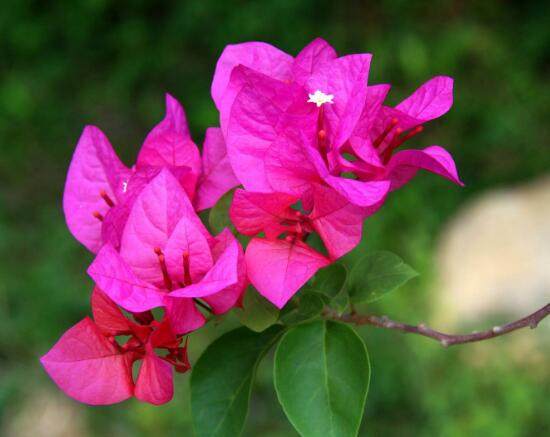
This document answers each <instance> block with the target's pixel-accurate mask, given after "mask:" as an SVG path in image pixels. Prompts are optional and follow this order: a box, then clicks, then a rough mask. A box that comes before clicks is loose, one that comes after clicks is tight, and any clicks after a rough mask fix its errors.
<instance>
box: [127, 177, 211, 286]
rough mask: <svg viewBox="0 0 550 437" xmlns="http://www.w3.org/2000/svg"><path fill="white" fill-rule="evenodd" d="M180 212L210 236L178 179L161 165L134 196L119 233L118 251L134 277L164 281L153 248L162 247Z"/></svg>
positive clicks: (176, 222) (156, 282) (206, 235)
mask: <svg viewBox="0 0 550 437" xmlns="http://www.w3.org/2000/svg"><path fill="white" fill-rule="evenodd" d="M183 216H186V217H187V218H188V219H189V220H191V221H192V223H193V224H194V225H195V227H196V228H197V229H199V231H200V232H201V233H202V234H203V235H204V236H205V237H206V238H210V234H209V233H208V231H207V230H206V228H205V227H204V225H203V224H202V222H201V221H200V219H199V218H198V217H197V215H196V213H195V211H194V209H193V206H192V205H191V202H190V200H189V198H188V197H187V195H186V193H185V191H184V190H183V188H182V187H181V185H180V183H179V182H178V181H177V179H176V178H175V177H174V175H173V174H172V173H171V172H170V171H169V170H168V169H163V170H162V171H161V172H160V173H159V174H158V176H156V177H155V178H154V179H153V180H152V181H151V182H150V183H149V184H148V185H147V186H146V187H145V188H144V189H143V191H142V192H141V194H140V195H139V196H138V197H137V199H136V201H135V203H134V205H133V207H132V211H131V212H130V215H129V217H128V221H127V223H126V227H125V228H124V232H123V235H122V242H121V246H120V254H121V256H122V258H124V260H125V261H126V262H127V263H128V265H129V266H130V267H131V268H132V270H133V271H134V273H135V275H136V276H137V277H139V278H140V279H143V280H144V281H148V282H151V283H154V284H161V283H162V282H163V277H162V272H161V270H160V269H159V260H158V255H157V254H156V252H155V249H156V248H160V249H161V250H164V247H165V245H166V243H167V241H168V239H169V237H170V235H172V232H173V231H174V229H175V227H176V225H177V224H178V223H179V221H180V219H181V218H182V217H183Z"/></svg>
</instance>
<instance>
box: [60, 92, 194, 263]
mask: <svg viewBox="0 0 550 437" xmlns="http://www.w3.org/2000/svg"><path fill="white" fill-rule="evenodd" d="M163 167H169V168H171V169H173V170H174V172H175V174H178V178H180V182H181V184H182V185H183V186H184V188H185V189H186V191H187V194H188V195H189V196H190V197H191V198H193V196H194V193H195V186H196V183H197V179H198V177H199V174H200V171H201V160H200V156H199V151H198V149H197V147H196V145H195V144H194V143H193V141H192V139H191V137H190V135H189V130H188V128H187V120H186V118H185V113H184V111H183V108H182V107H181V105H180V104H179V103H178V102H177V100H176V99H174V98H173V97H172V96H170V95H168V94H167V95H166V116H165V118H164V119H163V120H162V121H161V122H160V123H159V124H158V125H157V126H155V127H154V128H153V130H152V131H151V132H150V133H149V135H148V136H147V138H146V139H145V142H144V143H143V146H142V148H141V151H140V152H139V155H138V158H137V163H136V165H135V166H134V167H132V169H129V168H127V167H126V166H125V165H124V164H123V163H122V162H121V161H120V159H119V158H118V157H117V155H116V153H115V151H114V150H113V148H112V146H111V144H110V143H109V140H108V139H107V137H106V136H105V135H104V134H103V132H101V130H99V129H98V128H97V127H94V126H87V127H86V128H84V131H83V132H82V135H81V137H80V139H79V141H78V144H77V146H76V150H75V152H74V155H73V158H72V161H71V165H70V167H69V172H68V174H67V181H66V184H65V192H64V195H63V210H64V212H65V218H66V221H67V225H68V227H69V230H70V231H71V232H72V234H73V235H74V236H75V238H76V239H77V240H78V241H80V242H81V243H82V244H83V245H84V246H86V247H87V248H88V249H89V250H91V251H92V252H94V253H95V252H97V251H98V250H99V248H100V247H101V246H102V244H103V242H104V240H103V238H102V227H103V221H104V218H105V217H106V216H107V215H108V214H109V213H110V212H111V210H113V209H116V208H118V207H119V206H121V205H122V204H124V203H125V202H126V200H127V199H128V198H130V199H131V198H132V196H129V195H128V194H129V193H131V192H134V193H135V192H136V191H137V190H136V187H135V186H136V185H137V186H139V187H142V186H143V183H142V182H141V181H143V180H144V179H147V178H148V177H150V176H151V173H152V172H155V171H156V172H157V173H158V171H159V170H160V169H161V168H163ZM155 169H156V170H155ZM143 173H144V174H143ZM130 206H131V205H130ZM112 215H113V217H112V218H113V219H114V216H116V218H117V219H116V220H115V225H116V226H115V229H119V228H121V223H120V222H121V221H123V220H121V218H124V217H125V214H124V213H121V214H117V213H113V214H112ZM108 226H109V227H111V231H112V229H113V228H112V226H113V225H112V223H110V224H109V225H108Z"/></svg>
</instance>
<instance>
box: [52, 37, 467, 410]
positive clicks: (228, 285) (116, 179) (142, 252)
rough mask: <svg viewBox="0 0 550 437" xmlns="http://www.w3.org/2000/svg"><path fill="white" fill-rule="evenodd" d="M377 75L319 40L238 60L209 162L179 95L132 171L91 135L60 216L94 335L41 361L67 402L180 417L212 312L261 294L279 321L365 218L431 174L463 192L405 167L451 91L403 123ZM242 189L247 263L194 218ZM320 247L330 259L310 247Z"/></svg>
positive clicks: (79, 330) (237, 49) (406, 109)
mask: <svg viewBox="0 0 550 437" xmlns="http://www.w3.org/2000/svg"><path fill="white" fill-rule="evenodd" d="M370 62H371V55H370V54H358V55H348V56H343V57H338V56H337V54H336V52H335V51H334V49H333V48H332V47H331V46H330V45H329V44H328V43H326V42H325V41H323V40H321V39H316V40H314V41H313V42H311V43H310V44H309V45H308V46H306V47H305V48H304V49H303V50H302V51H301V52H300V53H299V54H298V56H296V57H295V58H293V57H292V56H290V55H288V54H286V53H284V52H282V51H280V50H278V49H277V48H275V47H273V46H270V45H268V44H265V43H259V42H251V43H244V44H237V45H231V46H228V47H226V49H225V50H224V52H223V53H222V55H221V57H220V59H219V61H218V63H217V67H216V71H215V75H214V79H213V83H212V97H213V99H214V102H215V103H216V106H217V108H218V110H219V113H220V128H210V129H208V130H207V132H206V136H205V141H204V145H203V147H202V156H201V154H200V153H199V150H198V148H197V146H196V145H195V143H194V142H193V140H192V139H191V136H190V134H189V129H188V127H187V121H186V118H185V114H184V111H183V108H182V107H181V106H180V104H179V103H178V102H177V101H176V100H175V99H174V98H173V97H171V96H169V95H167V96H166V116H165V118H164V120H162V121H161V122H160V123H159V124H158V125H157V126H155V127H154V128H153V130H152V131H151V132H150V133H149V135H148V136H147V138H146V139H145V142H144V144H143V146H142V147H141V150H140V152H139V154H138V157H137V161H136V164H135V165H134V166H132V167H131V168H127V167H126V166H125V165H124V164H123V163H122V162H121V161H120V160H119V158H118V157H117V155H116V153H115V152H114V150H113V148H112V147H111V145H110V144H109V141H108V139H107V138H106V136H105V135H104V134H103V133H102V132H101V131H100V130H99V129H98V128H96V127H92V126H88V127H86V128H85V129H84V132H83V133H82V136H81V138H80V140H79V142H78V145H77V147H76V151H75V153H74V156H73V159H72V162H71V166H70V168H69V172H68V176H67V182H66V186H65V194H64V200H63V206H64V211H65V215H66V220H67V224H68V227H69V229H70V230H71V232H72V233H73V235H74V236H75V237H76V239H77V240H79V241H80V242H81V243H82V244H83V245H84V246H86V247H87V248H88V249H89V250H90V251H92V252H93V253H95V254H96V258H95V260H94V261H93V263H92V264H91V266H90V267H89V269H88V273H89V275H90V276H91V277H92V279H93V280H94V281H95V284H96V287H95V288H94V292H93V294H92V310H93V314H94V320H93V321H92V319H90V318H86V319H84V320H82V321H81V322H79V323H78V324H77V325H75V326H74V327H73V328H71V329H70V330H69V331H67V332H66V333H65V334H64V335H63V336H62V337H61V339H60V340H59V341H58V343H57V344H56V345H55V346H54V347H53V349H52V350H51V351H50V352H48V353H47V354H46V355H45V356H44V357H42V364H43V365H44V367H45V368H46V371H47V372H48V373H49V375H50V376H51V377H52V379H53V380H54V381H55V382H56V383H57V384H58V385H59V386H60V387H61V389H63V390H64V391H65V392H66V393H67V394H68V395H70V396H72V397H74V398H75V399H77V400H80V401H82V402H86V403H90V404H107V403H113V402H118V401H122V400H124V399H126V398H128V397H130V396H135V397H137V398H138V399H140V400H144V401H147V402H151V403H154V404H160V403H164V402H167V401H168V400H170V399H171V397H172V392H173V390H172V367H173V368H174V369H175V370H176V371H179V372H184V371H187V370H188V369H189V368H190V365H189V362H188V360H187V352H186V345H187V340H186V342H185V345H184V346H181V343H182V341H183V336H186V335H187V334H189V333H190V332H192V331H194V330H196V329H198V328H200V327H201V326H202V325H203V324H204V323H205V321H206V319H205V316H204V314H203V312H204V311H208V313H209V314H213V315H219V314H223V313H225V312H227V311H229V310H230V309H232V308H233V307H235V306H239V305H240V303H241V300H242V296H243V293H244V290H245V288H246V286H247V285H248V283H249V282H251V283H252V284H253V285H254V286H255V287H256V289H257V290H258V291H259V292H260V293H261V294H262V295H263V296H265V297H266V298H267V299H268V300H270V301H271V302H272V303H273V304H274V305H276V306H277V307H279V308H282V307H283V306H284V305H285V304H286V303H287V302H288V300H289V299H291V298H292V296H293V295H294V294H295V293H296V292H297V291H298V290H299V289H300V288H301V287H302V286H303V285H304V284H305V283H306V282H307V281H308V280H309V279H310V278H311V277H312V276H313V275H314V274H315V273H316V272H317V271H318V270H319V269H320V268H322V267H325V266H327V265H329V264H330V263H331V262H333V261H335V260H336V259H338V258H340V257H342V256H343V255H345V254H346V253H348V252H349V251H350V250H352V249H353V248H354V247H355V246H356V245H357V244H358V243H359V242H360V240H361V232H362V226H363V221H364V220H365V218H366V217H368V216H370V215H372V214H373V213H375V212H376V211H377V210H378V208H380V206H381V205H382V204H383V203H384V201H385V199H386V197H387V195H388V194H389V193H390V192H391V191H393V190H396V189H398V188H400V187H402V186H403V185H404V184H406V183H407V182H408V181H410V180H411V179H412V178H413V177H414V175H415V174H416V172H417V170H418V169H425V170H428V171H431V172H433V173H436V174H439V175H441V176H443V177H446V178H447V179H450V180H451V181H453V182H455V183H457V184H461V182H460V179H459V177H458V175H457V171H456V167H455V164H454V162H453V159H452V157H451V156H450V155H449V153H448V152H447V151H445V150H444V149H443V148H441V147H439V146H436V145H432V146H430V147H428V148H425V149H423V150H401V151H398V149H400V148H401V147H402V146H403V144H404V143H405V142H407V141H408V140H411V139H412V138H413V137H415V136H416V135H417V134H419V133H420V132H421V131H422V129H423V126H424V125H425V123H426V122H428V121H430V120H432V119H434V118H437V117H439V116H441V115H443V114H444V113H446V112H447V111H448V110H449V109H450V107H451V105H452V99H453V97H452V79H451V78H449V77H444V76H438V77H435V78H433V79H431V80H429V81H428V82H426V83H425V84H423V85H422V86H421V87H420V88H419V89H417V90H416V91H415V92H414V93H413V94H412V95H411V96H409V97H408V98H406V99H405V100H403V101H402V102H401V103H399V104H398V105H397V106H395V107H390V106H386V105H384V100H385V98H386V95H387V94H388V92H389V89H390V86H389V85H367V83H368V75H369V68H370ZM239 186H240V187H242V188H237V189H236V190H235V192H234V195H233V200H232V204H231V207H230V210H229V216H230V218H231V221H232V222H233V224H234V225H235V228H236V230H237V231H238V232H239V233H240V234H242V235H245V236H248V237H250V238H251V239H250V241H249V242H248V245H247V247H246V253H244V252H243V249H242V247H241V244H240V243H239V242H238V240H237V239H236V238H235V236H234V235H233V234H232V233H231V231H230V230H228V229H225V230H224V231H223V232H221V233H220V234H219V235H216V236H213V235H211V233H210V232H209V231H208V229H207V228H206V227H205V225H204V224H203V223H202V221H201V219H200V218H199V216H198V215H197V212H199V211H202V210H205V209H209V208H212V207H213V206H214V205H215V204H216V203H217V201H218V200H219V199H220V197H221V196H222V195H224V194H225V193H226V192H228V191H229V190H232V189H233V188H235V187H239ZM314 233H316V234H318V236H319V237H320V239H321V240H322V242H323V244H324V247H325V249H326V250H325V251H324V253H320V252H318V251H317V250H315V249H313V248H312V247H311V246H310V245H309V244H308V237H309V236H310V235H311V234H314ZM155 308H162V309H163V311H162V313H163V314H162V318H161V319H160V320H155V317H154V316H153V313H152V312H151V310H153V309H155ZM121 309H122V310H124V313H123V312H122V311H121ZM117 336H126V337H129V339H128V338H126V339H125V340H118V341H117V339H116V337H117ZM158 349H163V350H165V354H166V355H158V352H157V350H158ZM137 360H142V364H141V367H140V369H139V373H138V376H137V378H135V382H134V378H133V377H132V366H133V363H134V362H135V361H137Z"/></svg>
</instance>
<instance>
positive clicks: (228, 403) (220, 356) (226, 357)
mask: <svg viewBox="0 0 550 437" xmlns="http://www.w3.org/2000/svg"><path fill="white" fill-rule="evenodd" d="M282 332H283V328H282V327H280V326H273V327H271V328H269V329H268V330H266V331H264V332H263V333H261V334H258V333H255V332H252V331H250V330H248V329H246V328H239V329H235V330H233V331H230V332H228V333H226V334H224V335H222V336H221V337H220V338H218V339H217V340H215V341H214V342H213V343H212V344H210V346H208V348H207V349H206V350H205V351H204V353H203V354H202V356H201V357H200V358H199V360H198V361H197V364H196V365H195V367H194V369H193V372H192V374H191V410H192V415H191V416H192V420H193V429H194V432H195V435H196V436H197V437H226V436H227V437H235V436H239V435H240V434H241V432H242V429H243V426H244V422H245V419H246V416H247V413H248V403H249V399H250V392H251V390H252V382H253V380H254V377H255V374H256V369H257V367H258V364H259V362H260V360H261V359H262V357H263V356H264V355H265V354H266V352H267V351H268V350H269V348H270V347H271V346H272V345H273V344H274V343H275V341H277V340H278V338H279V336H280V335H281V333H282Z"/></svg>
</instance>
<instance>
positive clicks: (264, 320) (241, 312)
mask: <svg viewBox="0 0 550 437" xmlns="http://www.w3.org/2000/svg"><path fill="white" fill-rule="evenodd" d="M235 314H236V315H237V318H238V319H239V321H240V322H241V323H242V324H243V325H244V326H246V327H248V328H250V329H252V330H253V331H256V332H262V331H263V330H265V329H267V328H269V327H270V326H271V325H273V324H274V323H275V322H276V321H277V319H278V318H279V310H278V309H277V307H276V306H275V305H273V304H272V303H271V302H270V301H268V300H267V299H266V298H265V297H263V296H262V295H261V294H260V293H258V291H257V290H256V289H255V288H254V287H252V286H250V287H248V290H247V291H246V294H245V295H244V302H243V308H242V309H241V308H236V309H235Z"/></svg>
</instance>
